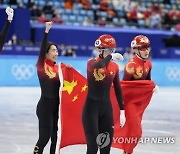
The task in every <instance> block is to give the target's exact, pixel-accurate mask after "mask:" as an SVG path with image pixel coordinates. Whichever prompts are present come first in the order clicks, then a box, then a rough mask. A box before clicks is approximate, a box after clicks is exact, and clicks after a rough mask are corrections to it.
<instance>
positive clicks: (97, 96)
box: [82, 55, 124, 154]
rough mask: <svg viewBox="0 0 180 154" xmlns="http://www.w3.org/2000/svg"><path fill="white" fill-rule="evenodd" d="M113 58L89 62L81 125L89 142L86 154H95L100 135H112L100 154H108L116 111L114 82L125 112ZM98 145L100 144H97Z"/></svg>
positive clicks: (117, 95)
mask: <svg viewBox="0 0 180 154" xmlns="http://www.w3.org/2000/svg"><path fill="white" fill-rule="evenodd" d="M111 58H112V56H111V55H108V56H107V57H106V58H104V59H101V58H93V59H90V60H89V61H88V63H87V80H88V94H87V98H86V102H85V105H84V108H83V113H82V122H83V127H84V132H85V136H86V141H87V154H96V153H97V151H98V143H97V141H96V138H97V136H98V135H99V134H101V133H104V134H106V135H107V134H109V138H110V143H109V144H108V145H107V146H105V147H103V148H101V147H102V146H101V147H100V153H101V154H109V153H110V148H111V143H112V138H113V133H114V131H113V126H114V122H113V112H112V105H111V101H110V88H111V85H112V83H113V84H114V89H115V93H116V97H117V100H118V104H119V108H120V109H121V110H124V105H123V100H122V91H121V86H120V83H119V68H118V66H117V64H115V63H114V62H112V61H110V60H111ZM98 142H99V141H98Z"/></svg>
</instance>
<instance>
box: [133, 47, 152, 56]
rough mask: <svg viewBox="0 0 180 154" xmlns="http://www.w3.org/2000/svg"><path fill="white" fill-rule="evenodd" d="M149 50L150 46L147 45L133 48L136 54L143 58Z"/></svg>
mask: <svg viewBox="0 0 180 154" xmlns="http://www.w3.org/2000/svg"><path fill="white" fill-rule="evenodd" d="M150 51H151V47H150V46H149V45H145V46H141V47H138V49H135V52H136V54H138V55H139V54H140V55H139V56H140V57H142V58H143V59H147V58H149V53H150Z"/></svg>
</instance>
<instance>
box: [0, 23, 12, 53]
mask: <svg viewBox="0 0 180 154" xmlns="http://www.w3.org/2000/svg"><path fill="white" fill-rule="evenodd" d="M10 24H11V23H10V22H9V21H8V20H7V21H6V24H5V25H4V27H3V29H2V31H1V33H0V52H1V51H2V48H3V45H4V43H5V40H6V36H7V33H8V30H9V27H10Z"/></svg>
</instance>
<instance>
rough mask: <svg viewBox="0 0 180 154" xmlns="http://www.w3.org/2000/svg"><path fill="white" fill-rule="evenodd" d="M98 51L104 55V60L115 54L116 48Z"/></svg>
mask: <svg viewBox="0 0 180 154" xmlns="http://www.w3.org/2000/svg"><path fill="white" fill-rule="evenodd" d="M98 50H99V54H101V55H103V57H104V58H105V57H106V56H108V55H110V54H112V53H113V52H115V48H105V49H98Z"/></svg>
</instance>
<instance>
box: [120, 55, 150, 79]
mask: <svg viewBox="0 0 180 154" xmlns="http://www.w3.org/2000/svg"><path fill="white" fill-rule="evenodd" d="M151 69H152V64H151V62H150V60H148V59H147V60H146V61H144V60H142V59H140V58H139V57H137V56H135V57H134V58H132V59H131V60H130V61H129V62H128V63H127V64H126V66H125V68H124V76H123V80H127V81H131V80H151Z"/></svg>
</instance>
